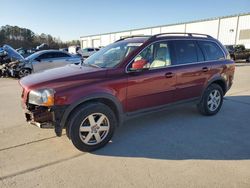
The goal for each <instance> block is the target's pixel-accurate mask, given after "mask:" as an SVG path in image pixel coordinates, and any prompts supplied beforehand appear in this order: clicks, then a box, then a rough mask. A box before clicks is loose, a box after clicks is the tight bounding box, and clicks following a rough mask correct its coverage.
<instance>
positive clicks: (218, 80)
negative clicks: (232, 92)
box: [200, 76, 228, 100]
mask: <svg viewBox="0 0 250 188" xmlns="http://www.w3.org/2000/svg"><path fill="white" fill-rule="evenodd" d="M211 84H218V85H219V86H220V87H221V88H222V91H223V95H225V94H226V92H227V90H228V89H227V83H226V80H225V79H224V78H223V77H222V76H217V77H214V78H212V79H210V80H209V81H208V82H207V84H206V86H205V87H204V89H203V91H202V95H201V97H200V100H201V99H202V96H203V95H204V92H205V91H206V89H207V88H208V87H209V86H210V85H211Z"/></svg>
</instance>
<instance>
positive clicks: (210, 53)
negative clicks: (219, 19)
mask: <svg viewBox="0 0 250 188" xmlns="http://www.w3.org/2000/svg"><path fill="white" fill-rule="evenodd" d="M198 43H199V46H200V47H201V49H202V51H203V53H204V55H205V60H206V61H211V60H220V59H225V57H224V54H223V51H222V50H221V48H220V47H219V46H218V45H217V44H216V43H214V42H210V41H199V42H198Z"/></svg>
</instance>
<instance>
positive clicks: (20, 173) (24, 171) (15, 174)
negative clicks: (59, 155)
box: [0, 153, 88, 181]
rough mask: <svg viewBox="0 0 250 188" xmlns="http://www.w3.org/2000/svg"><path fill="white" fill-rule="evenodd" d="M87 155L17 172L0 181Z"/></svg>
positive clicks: (0, 178) (75, 156)
mask: <svg viewBox="0 0 250 188" xmlns="http://www.w3.org/2000/svg"><path fill="white" fill-rule="evenodd" d="M86 154H88V153H80V154H77V155H74V156H72V157H68V158H65V159H60V160H58V161H54V162H51V163H47V164H44V165H40V166H37V167H33V168H29V169H26V170H22V171H20V172H16V173H13V174H9V175H6V176H2V177H0V181H3V180H5V179H8V178H13V177H15V176H18V175H22V174H26V173H29V172H32V171H35V170H39V169H42V168H46V167H48V166H53V165H56V164H59V163H62V162H66V161H69V160H71V159H75V158H78V157H80V156H83V155H86Z"/></svg>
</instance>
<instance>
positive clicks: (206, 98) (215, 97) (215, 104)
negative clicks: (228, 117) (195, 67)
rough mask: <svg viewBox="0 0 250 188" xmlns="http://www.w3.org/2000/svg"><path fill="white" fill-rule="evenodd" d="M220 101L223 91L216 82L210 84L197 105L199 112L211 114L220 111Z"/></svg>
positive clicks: (221, 101)
mask: <svg viewBox="0 0 250 188" xmlns="http://www.w3.org/2000/svg"><path fill="white" fill-rule="evenodd" d="M222 103H223V91H222V88H221V86H219V85H218V84H211V85H210V86H208V88H207V89H206V90H205V92H204V94H203V96H202V98H201V101H200V102H199V104H198V105H197V107H198V110H199V111H200V113H201V114H203V115H208V116H211V115H215V114H217V113H218V112H219V111H220V109H221V106H222Z"/></svg>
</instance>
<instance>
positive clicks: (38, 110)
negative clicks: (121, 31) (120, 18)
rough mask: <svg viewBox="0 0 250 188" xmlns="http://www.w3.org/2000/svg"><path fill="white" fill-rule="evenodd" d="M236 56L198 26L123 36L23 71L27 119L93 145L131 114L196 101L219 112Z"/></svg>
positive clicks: (87, 147) (85, 147) (78, 143)
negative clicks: (53, 64)
mask: <svg viewBox="0 0 250 188" xmlns="http://www.w3.org/2000/svg"><path fill="white" fill-rule="evenodd" d="M234 69H235V65H234V61H233V60H231V59H230V55H229V53H228V51H227V50H226V49H225V48H224V46H223V45H222V44H221V43H220V42H219V41H218V40H216V39H214V38H212V37H211V36H208V35H201V34H190V33H189V34H185V33H184V34H179V33H178V34H159V35H154V36H151V37H133V36H131V37H128V38H123V39H121V40H119V41H116V42H115V43H113V44H111V45H108V46H107V47H105V48H102V49H101V50H100V51H98V52H97V53H95V54H94V55H92V56H90V57H89V58H88V59H86V60H85V61H84V63H83V64H82V66H74V65H70V66H68V67H62V68H56V69H53V70H48V71H44V72H41V73H38V74H34V75H30V76H28V77H25V78H23V79H21V81H20V85H21V87H22V89H23V93H22V104H23V107H24V108H25V111H26V113H25V117H26V120H27V121H28V122H30V123H32V124H35V125H37V126H39V127H41V128H54V129H55V132H56V134H57V136H60V135H61V133H62V129H63V128H66V133H67V135H68V137H69V138H70V139H71V141H72V143H73V144H74V146H75V147H76V148H78V149H79V150H81V151H93V150H96V149H98V148H101V147H103V146H104V145H105V144H107V143H108V142H109V141H110V139H111V138H112V135H113V133H114V132H115V129H116V128H117V127H119V125H121V124H122V122H124V120H126V119H127V118H129V117H133V116H135V115H138V114H143V113H148V112H150V111H153V112H154V111H156V110H157V109H158V110H159V109H163V108H164V107H169V106H171V105H173V104H176V103H185V102H191V101H192V102H194V104H196V105H197V108H198V110H199V111H200V113H201V114H204V115H208V116H211V115H215V114H217V113H218V112H219V110H220V109H221V106H222V102H223V96H224V95H225V94H226V92H227V91H228V90H229V89H230V87H231V86H232V82H233V77H234Z"/></svg>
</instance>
